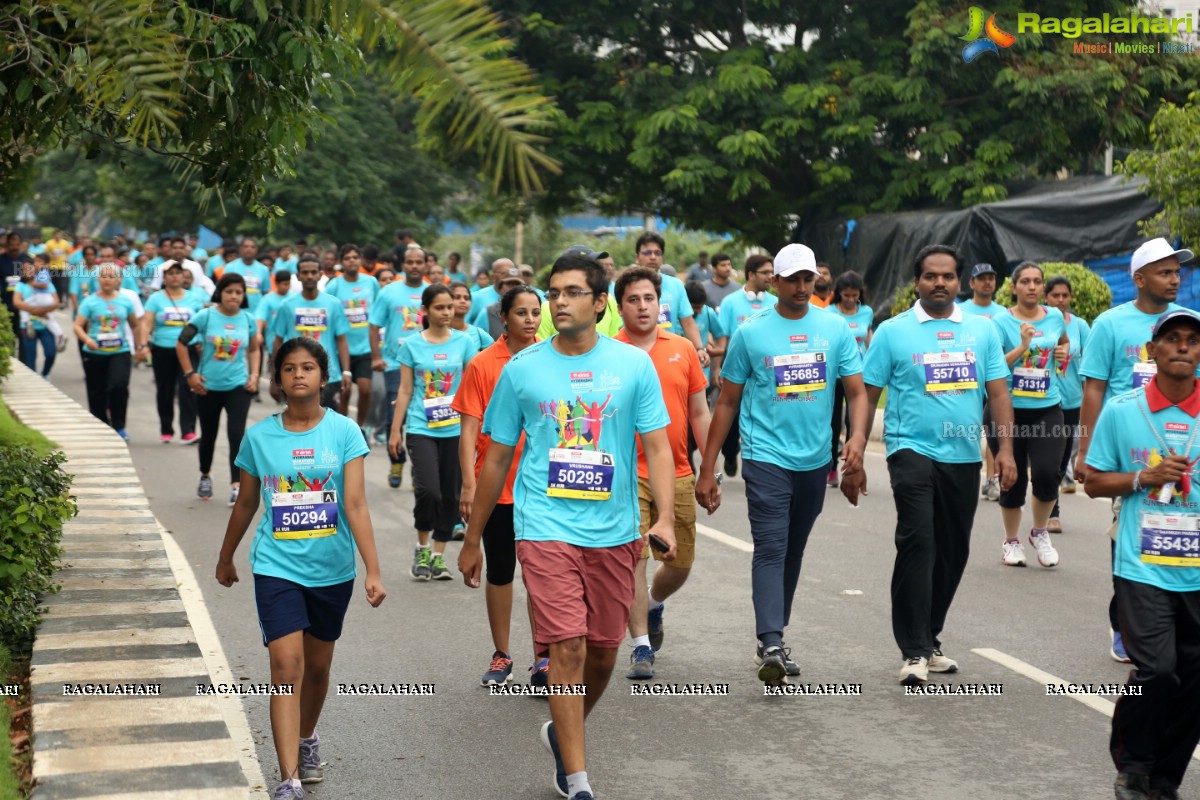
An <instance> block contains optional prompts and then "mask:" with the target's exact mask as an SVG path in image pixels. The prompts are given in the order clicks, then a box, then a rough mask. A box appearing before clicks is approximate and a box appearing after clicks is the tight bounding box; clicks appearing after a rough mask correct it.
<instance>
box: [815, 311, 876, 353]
mask: <svg viewBox="0 0 1200 800" xmlns="http://www.w3.org/2000/svg"><path fill="white" fill-rule="evenodd" d="M825 310H826V311H834V312H836V313H838V314H841V315H842V317H844V318H845V320H846V324H847V325H849V326H850V333H852V334H853V335H854V343H855V344H856V345H857V346H858V354H859V355H860V356H862V357H863V358H866V355H867V336H869V335H870V334H871V325H872V324H874V322H875V311H874V310H873V309H872V308H871V307H870V306H867V305H863V304H862V303H859V304H858V309H857V310H856V311H855V312H854V313H853V314H847V313H845V312H844V311H842V308H841V306H839V305H837V304H836V303H830V304H829V307H828V308H826V309H825Z"/></svg>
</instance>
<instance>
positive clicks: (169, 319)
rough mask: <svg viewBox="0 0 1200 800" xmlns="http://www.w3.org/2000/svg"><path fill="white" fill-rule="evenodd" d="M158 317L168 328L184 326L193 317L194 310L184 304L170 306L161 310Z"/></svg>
mask: <svg viewBox="0 0 1200 800" xmlns="http://www.w3.org/2000/svg"><path fill="white" fill-rule="evenodd" d="M158 318H159V319H160V320H161V321H162V324H163V325H165V326H167V327H168V328H182V327H183V326H184V325H187V324H188V322H190V321H191V319H192V310H191V309H190V308H184V307H182V306H168V307H167V308H164V309H163V310H162V311H160V312H159V314H158Z"/></svg>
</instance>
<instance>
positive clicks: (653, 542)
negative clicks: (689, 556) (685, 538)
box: [650, 533, 671, 553]
mask: <svg viewBox="0 0 1200 800" xmlns="http://www.w3.org/2000/svg"><path fill="white" fill-rule="evenodd" d="M650 546H651V547H653V548H654V549H655V550H657V551H658V552H660V553H665V552H667V551H668V550H670V549H671V547H670V546H669V545H668V544H667V543H666V542H664V541H663V540H662V537H661V536H659V535H658V534H657V533H652V534H650Z"/></svg>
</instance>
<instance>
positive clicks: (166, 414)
mask: <svg viewBox="0 0 1200 800" xmlns="http://www.w3.org/2000/svg"><path fill="white" fill-rule="evenodd" d="M150 357H151V366H152V367H154V394H155V400H156V401H157V403H158V432H159V433H161V434H163V435H164V436H170V435H172V434H174V433H175V395H176V393H178V395H179V432H180V433H182V434H187V433H195V432H196V396H195V395H194V394H192V390H191V389H190V388H188V385H187V381H185V380H184V379H183V370H182V369H181V368H180V366H179V357H178V356H177V355H176V353H175V348H174V347H159V346H157V345H150ZM199 360H200V358H199V351H198V350H195V351H193V352H192V363H193V364H195V363H196V362H198V361H199Z"/></svg>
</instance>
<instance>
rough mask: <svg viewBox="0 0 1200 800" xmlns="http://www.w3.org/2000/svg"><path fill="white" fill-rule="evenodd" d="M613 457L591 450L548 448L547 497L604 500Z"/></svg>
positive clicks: (608, 493)
mask: <svg viewBox="0 0 1200 800" xmlns="http://www.w3.org/2000/svg"><path fill="white" fill-rule="evenodd" d="M613 468H614V467H613V457H612V455H611V454H610V453H602V452H597V451H594V450H566V449H563V448H551V449H550V478H549V483H548V484H547V486H546V495H547V496H549V497H570V498H572V499H575V500H607V499H608V498H609V497H611V496H612V484H613Z"/></svg>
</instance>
